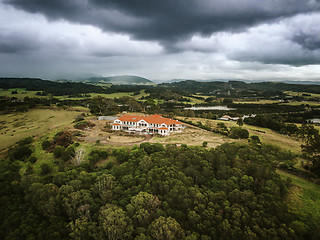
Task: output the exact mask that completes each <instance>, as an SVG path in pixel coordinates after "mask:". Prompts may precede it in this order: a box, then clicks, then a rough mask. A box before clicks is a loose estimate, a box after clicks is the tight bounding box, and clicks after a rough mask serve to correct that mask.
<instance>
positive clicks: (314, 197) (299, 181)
mask: <svg viewBox="0 0 320 240" xmlns="http://www.w3.org/2000/svg"><path fill="white" fill-rule="evenodd" d="M277 173H279V174H280V176H281V177H282V178H284V179H286V178H290V179H291V180H292V183H293V184H294V186H293V187H291V188H290V192H289V195H288V197H287V201H288V203H289V206H290V208H291V210H292V211H293V212H295V213H297V214H298V215H299V216H300V218H301V220H302V221H303V222H305V223H309V224H308V225H309V227H311V228H316V227H317V228H319V224H320V186H319V185H317V184H314V183H312V182H309V181H307V180H305V179H303V178H300V177H297V176H295V175H293V174H290V173H287V172H285V171H282V170H277Z"/></svg>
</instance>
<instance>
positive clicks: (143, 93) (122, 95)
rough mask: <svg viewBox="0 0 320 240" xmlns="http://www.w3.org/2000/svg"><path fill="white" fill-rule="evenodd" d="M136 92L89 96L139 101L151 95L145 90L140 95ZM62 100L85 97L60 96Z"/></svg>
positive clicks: (93, 94) (92, 95) (92, 94)
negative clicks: (129, 98) (131, 98)
mask: <svg viewBox="0 0 320 240" xmlns="http://www.w3.org/2000/svg"><path fill="white" fill-rule="evenodd" d="M133 94H134V92H118V93H110V94H105V93H88V94H87V95H90V96H91V98H93V97H97V96H102V97H105V98H112V99H113V98H119V97H124V96H128V97H133V98H134V99H136V100H137V99H139V98H141V97H142V96H148V95H149V94H148V93H146V92H145V90H141V91H140V93H139V94H138V95H133ZM57 98H59V99H61V100H80V99H85V97H68V96H60V97H57Z"/></svg>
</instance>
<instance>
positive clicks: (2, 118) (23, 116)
mask: <svg viewBox="0 0 320 240" xmlns="http://www.w3.org/2000/svg"><path fill="white" fill-rule="evenodd" d="M79 114H81V112H79V110H78V111H69V110H62V109H34V110H30V111H28V112H25V113H10V114H2V115H0V123H1V125H0V149H3V148H6V147H9V146H11V145H12V144H14V143H15V142H17V141H19V140H21V139H23V138H26V137H29V136H37V135H42V134H44V133H47V132H48V131H50V130H52V129H53V128H56V127H59V126H64V125H66V124H69V123H71V122H72V121H73V120H74V118H75V117H76V116H78V115H79Z"/></svg>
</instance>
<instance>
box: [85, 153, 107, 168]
mask: <svg viewBox="0 0 320 240" xmlns="http://www.w3.org/2000/svg"><path fill="white" fill-rule="evenodd" d="M107 157H108V152H107V151H103V150H93V151H91V153H90V154H89V162H90V163H91V164H92V165H93V164H96V163H97V162H98V161H100V160H102V159H106V158H107Z"/></svg>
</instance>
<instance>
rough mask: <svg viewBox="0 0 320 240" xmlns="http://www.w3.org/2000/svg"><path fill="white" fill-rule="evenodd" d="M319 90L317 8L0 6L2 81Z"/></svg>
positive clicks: (119, 1)
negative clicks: (190, 82)
mask: <svg viewBox="0 0 320 240" xmlns="http://www.w3.org/2000/svg"><path fill="white" fill-rule="evenodd" d="M94 75H97V76H112V75H138V76H142V77H146V78H149V79H151V80H161V81H166V80H170V79H175V78H179V79H202V80H209V79H243V80H270V81H276V80H303V81H318V82H320V1H319V0H0V76H2V77H8V76H9V77H22V76H24V77H40V78H44V79H59V78H78V77H86V76H94Z"/></svg>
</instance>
